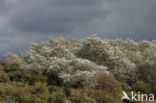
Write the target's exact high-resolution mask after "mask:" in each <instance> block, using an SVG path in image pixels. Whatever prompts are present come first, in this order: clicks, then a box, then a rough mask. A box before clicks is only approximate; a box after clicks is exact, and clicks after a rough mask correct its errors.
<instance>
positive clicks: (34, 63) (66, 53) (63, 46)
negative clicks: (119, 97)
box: [7, 38, 108, 86]
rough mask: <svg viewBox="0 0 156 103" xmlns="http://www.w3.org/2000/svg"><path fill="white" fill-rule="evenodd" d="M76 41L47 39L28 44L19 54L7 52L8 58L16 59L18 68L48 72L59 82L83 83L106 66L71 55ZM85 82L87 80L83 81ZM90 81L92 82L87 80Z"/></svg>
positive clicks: (67, 83)
mask: <svg viewBox="0 0 156 103" xmlns="http://www.w3.org/2000/svg"><path fill="white" fill-rule="evenodd" d="M78 47H79V45H78V44H77V43H72V42H71V41H69V40H67V39H63V38H60V39H57V40H53V39H50V41H49V42H43V43H40V44H32V46H31V48H30V50H29V51H27V52H26V53H21V55H19V56H18V55H16V54H9V55H8V56H7V59H8V62H18V63H19V65H20V68H22V69H27V70H30V71H31V72H33V73H40V74H44V75H48V76H49V78H48V79H49V80H53V79H55V80H57V82H59V84H61V85H71V86H77V85H78V86H83V85H85V84H86V83H87V82H88V81H93V80H91V79H94V76H96V75H97V74H99V73H101V72H106V73H108V71H107V67H104V66H99V65H97V64H95V63H94V62H91V61H89V60H86V59H79V58H77V57H76V56H75V55H74V52H75V50H77V49H78ZM87 84H88V83H87ZM90 84H92V85H93V84H94V83H90Z"/></svg>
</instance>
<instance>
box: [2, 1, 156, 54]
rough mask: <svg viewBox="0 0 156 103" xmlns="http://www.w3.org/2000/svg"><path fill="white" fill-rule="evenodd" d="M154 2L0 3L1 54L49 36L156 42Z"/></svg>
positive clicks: (155, 3)
mask: <svg viewBox="0 0 156 103" xmlns="http://www.w3.org/2000/svg"><path fill="white" fill-rule="evenodd" d="M155 5H156V0H0V48H1V51H0V54H2V52H3V53H4V52H8V51H16V50H17V49H23V48H27V47H28V45H29V43H30V42H32V41H34V42H39V41H46V40H47V39H48V37H49V36H51V34H53V35H52V36H54V37H57V36H64V37H78V38H83V37H86V36H89V35H92V34H97V35H99V36H100V37H102V38H109V39H116V38H121V39H127V38H129V39H133V40H136V41H138V40H143V39H147V40H152V39H156V6H155Z"/></svg>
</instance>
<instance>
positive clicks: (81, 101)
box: [70, 95, 96, 103]
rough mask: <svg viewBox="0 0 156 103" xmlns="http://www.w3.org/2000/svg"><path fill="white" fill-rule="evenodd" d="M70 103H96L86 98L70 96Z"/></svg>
mask: <svg viewBox="0 0 156 103" xmlns="http://www.w3.org/2000/svg"><path fill="white" fill-rule="evenodd" d="M70 100H71V102H72V103H96V101H95V100H93V99H91V98H89V97H87V96H80V95H79V96H72V97H70Z"/></svg>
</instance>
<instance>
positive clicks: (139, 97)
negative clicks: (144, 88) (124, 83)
mask: <svg viewBox="0 0 156 103" xmlns="http://www.w3.org/2000/svg"><path fill="white" fill-rule="evenodd" d="M122 93H123V97H122V99H121V101H124V100H126V101H142V102H143V101H149V102H153V101H154V94H141V93H140V92H137V93H134V92H133V91H131V92H130V95H128V94H127V93H126V92H125V91H122Z"/></svg>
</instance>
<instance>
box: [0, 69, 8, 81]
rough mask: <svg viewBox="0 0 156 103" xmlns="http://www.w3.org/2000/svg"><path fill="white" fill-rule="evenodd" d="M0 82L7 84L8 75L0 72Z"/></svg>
mask: <svg viewBox="0 0 156 103" xmlns="http://www.w3.org/2000/svg"><path fill="white" fill-rule="evenodd" d="M0 82H5V83H6V82H9V77H8V74H7V73H5V72H4V71H2V70H0Z"/></svg>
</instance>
